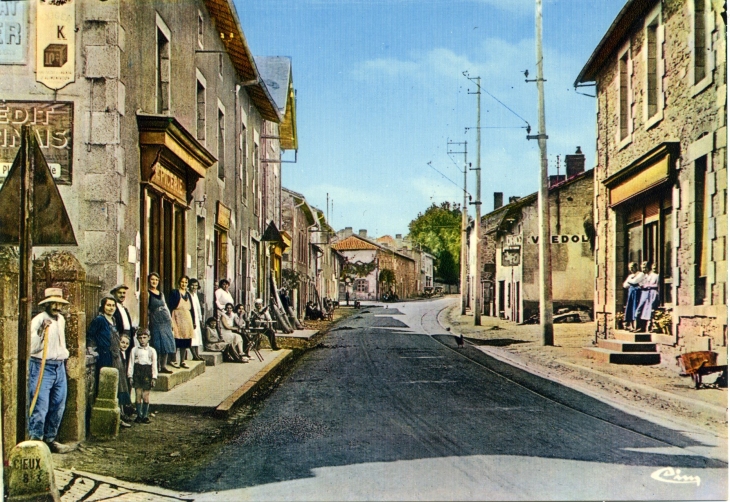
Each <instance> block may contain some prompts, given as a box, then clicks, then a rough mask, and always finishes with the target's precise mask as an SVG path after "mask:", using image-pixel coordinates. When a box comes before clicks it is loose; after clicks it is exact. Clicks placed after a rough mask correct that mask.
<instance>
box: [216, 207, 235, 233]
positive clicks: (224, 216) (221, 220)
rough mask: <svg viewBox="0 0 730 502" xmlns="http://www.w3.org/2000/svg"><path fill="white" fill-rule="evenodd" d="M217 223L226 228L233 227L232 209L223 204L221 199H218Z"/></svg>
mask: <svg viewBox="0 0 730 502" xmlns="http://www.w3.org/2000/svg"><path fill="white" fill-rule="evenodd" d="M215 223H216V225H218V226H219V227H222V228H224V229H226V230H228V229H229V228H230V227H231V209H230V208H228V207H226V206H224V205H223V204H221V202H220V201H218V211H217V214H216V219H215Z"/></svg>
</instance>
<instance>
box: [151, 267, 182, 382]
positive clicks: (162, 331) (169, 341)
mask: <svg viewBox="0 0 730 502" xmlns="http://www.w3.org/2000/svg"><path fill="white" fill-rule="evenodd" d="M147 280H148V283H149V287H148V288H147V292H148V293H149V301H148V303H147V307H148V316H147V318H148V322H149V329H150V333H152V346H153V347H154V348H155V350H156V351H157V365H158V372H159V373H172V371H171V370H170V369H168V368H167V360H168V358H169V357H170V354H175V350H176V349H175V336H174V335H173V331H172V317H171V316H170V311H169V310H168V308H167V304H166V303H165V297H164V296H163V295H162V292H161V291H159V290H158V289H157V288H158V286H159V285H160V275H159V274H158V273H157V272H152V273H151V274H150V275H149V276H148V277H147Z"/></svg>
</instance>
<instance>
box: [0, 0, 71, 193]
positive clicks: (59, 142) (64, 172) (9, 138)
mask: <svg viewBox="0 0 730 502" xmlns="http://www.w3.org/2000/svg"><path fill="white" fill-rule="evenodd" d="M0 3H2V2H0ZM73 110H74V108H73V103H69V102H58V101H51V102H49V101H5V102H2V103H0V183H2V182H3V180H4V178H5V177H6V176H7V175H8V171H10V166H11V165H12V163H13V159H15V156H16V155H17V154H18V150H19V149H20V130H21V127H23V126H24V125H29V126H32V130H33V134H34V135H35V137H36V140H37V142H38V146H39V147H40V149H41V151H42V152H43V156H44V158H45V159H46V162H47V163H48V167H49V169H50V170H51V175H52V176H53V178H54V179H55V180H56V183H57V184H59V185H70V184H71V174H72V163H73Z"/></svg>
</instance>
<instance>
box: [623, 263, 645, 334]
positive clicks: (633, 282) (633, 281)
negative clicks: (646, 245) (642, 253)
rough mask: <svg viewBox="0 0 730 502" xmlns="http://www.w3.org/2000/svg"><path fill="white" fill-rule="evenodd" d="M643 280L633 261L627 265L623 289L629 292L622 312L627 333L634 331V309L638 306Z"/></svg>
mask: <svg viewBox="0 0 730 502" xmlns="http://www.w3.org/2000/svg"><path fill="white" fill-rule="evenodd" d="M643 279H644V274H642V273H641V272H639V265H638V264H637V263H636V262H634V261H632V262H631V263H629V276H628V277H627V278H626V280H625V281H624V288H625V289H628V290H629V295H628V297H627V299H626V310H625V311H624V328H626V329H627V330H629V331H636V307H637V305H638V304H639V296H640V295H641V281H642V280H643Z"/></svg>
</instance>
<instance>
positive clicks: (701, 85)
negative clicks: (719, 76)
mask: <svg viewBox="0 0 730 502" xmlns="http://www.w3.org/2000/svg"><path fill="white" fill-rule="evenodd" d="M711 83H712V73H710V75H708V76H706V77H705V78H703V79H702V80H700V81H699V82H697V83H696V84H695V85H693V86H692V89H691V90H690V95H691V96H693V97H694V96H696V95H698V94H700V93H701V92H702V91H704V90H705V89H707V88H708V87H709V86H710V84H711Z"/></svg>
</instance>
